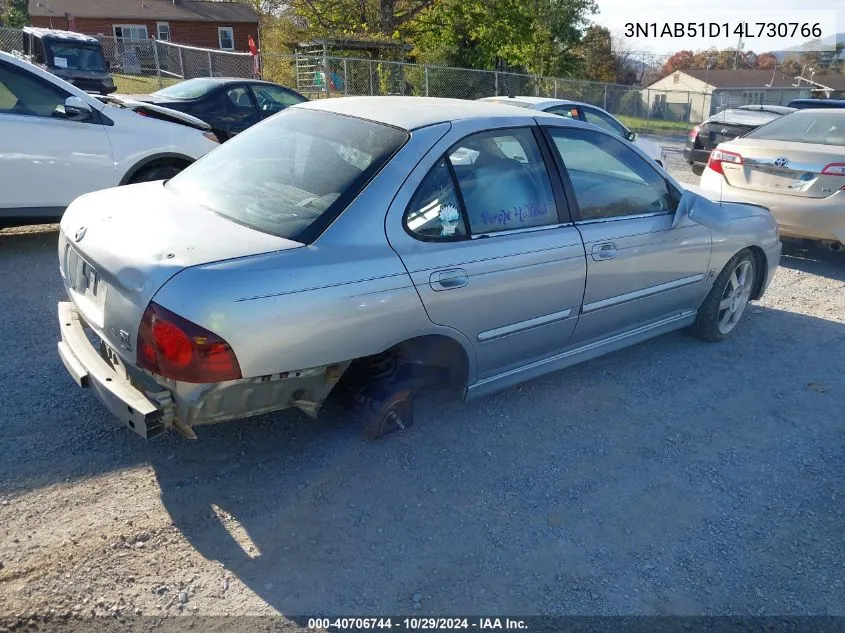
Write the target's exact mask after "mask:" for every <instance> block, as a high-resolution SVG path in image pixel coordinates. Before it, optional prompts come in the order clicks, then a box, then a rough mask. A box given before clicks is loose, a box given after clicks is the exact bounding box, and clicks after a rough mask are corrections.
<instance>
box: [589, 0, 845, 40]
mask: <svg viewBox="0 0 845 633" xmlns="http://www.w3.org/2000/svg"><path fill="white" fill-rule="evenodd" d="M597 4H598V7H599V13H598V14H596V15H594V16H593V18H592V20H593V22H596V23H597V24H600V25H602V26H606V27H607V28H608V29H610V32H611V33H612V34H613V35H622V34H623V33H624V30H625V23H626V22H640V23H643V22H647V23H651V22H656V23H658V24H659V25H662V24H663V23H665V22H671V23H674V22H684V23H688V22H693V23H696V24H698V23H701V22H705V23H709V22H716V23H720V24H721V23H724V22H728V23H729V24H730V29H731V30H733V29H734V26H735V25H736V23H738V22H747V23H749V24H750V26H751V28H752V29H753V30H754V31H756V30H757V27H756V26H754V24H755V23H756V22H762V21H765V22H767V23H768V22H777V23H781V22H799V24H804V23H810V24H813V23H816V22H820V23H821V28H822V32H823V34H824V35H827V34H832V33H836V32H845V0H825V1H820V0H742V2H741V3H737V0H708V1H707V2H706V3H704V2H698V1H696V0H686V1H685V2H679V1H678V0H597ZM738 39H739V38H738V36H737V35H735V34H733V33H732V34H730V36H726V37H723V38H721V39H719V40H709V39H702V38H695V39H674V38H668V37H657V38H655V37H649V38H647V39H643V38H639V39H631V40H627V39H626V40H625V46H626V47H627V48H628V49H629V50H644V49H645V50H650V51H652V52H655V53H673V52H675V51H677V50H681V49H691V50H698V49H705V48H709V47H710V46H711V45H715V46H716V47H717V48H727V47H735V46H736V45H737V41H738ZM807 39H812V38H805V37H802V36H801V35H800V33H797V34H796V37H795V38H787V39H784V38H777V37H776V38H766V39H764V40H760V39H748V38H746V40H745V46H744V50H753V51H755V52H757V53H761V52H765V51H766V50H783V49H786V48H789V47H791V46H795V45H796V44H799V43H802V42H804V41H806V40H807Z"/></svg>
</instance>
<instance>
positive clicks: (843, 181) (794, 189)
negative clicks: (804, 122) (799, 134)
mask: <svg viewBox="0 0 845 633" xmlns="http://www.w3.org/2000/svg"><path fill="white" fill-rule="evenodd" d="M720 149H724V150H727V151H729V152H735V153H737V154H739V155H740V156H742V164H741V165H732V164H729V163H723V165H722V169H723V171H724V174H725V180H727V181H728V184H730V185H731V186H732V187H736V188H738V189H749V190H753V191H765V192H769V193H779V194H784V195H790V196H796V197H803V198H827V197H828V196H831V195H833V194H834V193H836V192H837V191H838V190H839V189H841V188H842V186H843V185H845V177H843V176H840V175H835V174H834V175H831V174H822V173H821V172H822V170H823V169H824V168H825V166H827V165H829V164H831V163H842V162H845V156H843V152H842V148H841V147H839V146H836V145H821V144H813V145H810V144H808V143H794V142H789V141H770V140H765V139H753V138H746V139H742V141H741V142H738V143H727V144H724V145H723V146H722V147H721V148H720Z"/></svg>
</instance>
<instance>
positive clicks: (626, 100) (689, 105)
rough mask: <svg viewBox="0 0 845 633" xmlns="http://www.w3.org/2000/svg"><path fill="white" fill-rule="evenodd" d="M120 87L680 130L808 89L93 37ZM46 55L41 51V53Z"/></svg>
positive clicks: (3, 41)
mask: <svg viewBox="0 0 845 633" xmlns="http://www.w3.org/2000/svg"><path fill="white" fill-rule="evenodd" d="M96 37H97V39H98V40H99V41H100V43H101V44H102V47H103V53H104V55H105V58H106V60H107V62H108V66H109V70H110V72H111V73H112V75H113V76H114V79H115V83H116V84H117V88H118V92H121V93H128V94H132V93H147V92H152V91H155V90H157V89H158V88H161V87H163V86H166V85H170V84H172V83H175V82H178V81H181V80H183V79H191V78H195V77H243V78H250V77H254V76H256V75H260V76H261V77H262V78H264V79H267V80H270V81H275V82H277V83H280V84H282V85H285V86H289V87H292V88H294V89H296V90H298V91H299V92H301V93H302V94H304V95H305V96H307V97H308V98H311V99H316V98H325V97H336V96H343V95H413V96H428V97H450V98H457V99H479V98H482V97H490V96H503V95H505V96H506V95H530V96H537V97H549V98H557V99H571V100H573V101H581V102H585V103H589V104H592V105H595V106H598V107H600V108H603V109H604V110H607V111H608V112H610V113H611V114H613V115H615V116H616V117H618V118H620V119H621V120H622V121H623V122H624V123H625V124H626V125H627V126H628V127H630V128H631V129H633V130H636V131H639V132H655V133H664V134H685V133H686V132H687V131H688V130H689V128H690V127H691V125H694V124H696V123H700V122H701V121H703V120H704V119H706V118H707V117H708V116H710V115H711V114H714V113H715V112H719V111H721V110H723V109H725V108H727V107H737V106H739V105H745V104H751V103H761V104H776V105H786V104H787V103H788V102H789V101H791V100H792V99H795V98H799V97H808V96H810V93H809V91H808V90H803V91H802V90H801V89H795V88H793V89H789V88H785V89H781V88H765V87H759V86H755V87H749V88H731V89H719V90H715V91H713V92H712V93H702V92H687V91H679V90H655V89H650V88H641V87H636V86H623V85H617V84H607V83H598V82H591V81H583V80H578V79H570V78H561V77H542V76H537V75H527V74H520V73H512V72H495V71H487V70H473V69H469V68H450V67H444V66H435V65H424V64H410V63H405V62H397V61H386V60H379V59H361V58H356V57H338V56H331V55H328V54H320V53H317V54H314V53H313V51H312V52H309V53H300V54H280V53H268V52H264V53H262V55H261V57H260V66H259V68H258V69H257V70H258V73H256V67H255V60H254V59H253V57H252V56H251V55H250V54H249V53H233V52H228V51H220V50H214V49H208V48H198V47H193V46H185V45H180V44H173V43H170V42H164V41H159V40H153V39H125V38H115V37H109V36H96ZM22 44H23V32H22V31H20V30H16V29H2V28H0V50H3V51H6V52H13V51H21V50H22V48H23V47H22ZM42 56H43V54H42Z"/></svg>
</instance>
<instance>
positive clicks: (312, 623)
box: [308, 616, 528, 632]
mask: <svg viewBox="0 0 845 633" xmlns="http://www.w3.org/2000/svg"><path fill="white" fill-rule="evenodd" d="M527 628H528V625H527V623H526V622H525V620H521V619H517V618H497V617H489V618H479V617H475V618H461V617H451V618H437V617H425V616H421V617H375V618H309V619H308V629H309V630H313V631H343V630H346V631H360V630H366V629H374V630H385V629H386V630H396V631H400V632H402V631H452V630H473V629H475V630H479V631H497V630H500V631H505V630H510V631H525V630H527Z"/></svg>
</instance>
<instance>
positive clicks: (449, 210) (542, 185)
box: [405, 128, 559, 240]
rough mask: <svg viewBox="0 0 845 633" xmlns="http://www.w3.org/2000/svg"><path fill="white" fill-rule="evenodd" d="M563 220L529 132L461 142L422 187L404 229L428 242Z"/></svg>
mask: <svg viewBox="0 0 845 633" xmlns="http://www.w3.org/2000/svg"><path fill="white" fill-rule="evenodd" d="M423 218H426V219H425V220H423ZM423 222H424V223H423ZM558 222H559V219H558V211H557V205H556V204H555V197H554V193H553V191H552V185H551V182H550V180H549V174H548V172H547V171H546V164H545V161H544V159H543V155H542V153H541V152H540V148H539V147H538V145H537V141H536V139H535V138H534V134H533V133H532V131H531V130H530V129H528V128H517V129H503V130H494V131H490V132H481V133H479V134H473V135H472V136H468V137H467V138H465V139H463V140H461V141H459V142H458V143H456V144H455V145H454V146H452V148H451V149H449V151H448V152H447V153H446V155H445V156H444V157H443V158H441V159H440V161H438V163H437V164H436V165H435V166H434V168H432V170H431V171H430V172H429V174H428V175H427V176H426V178H425V179H424V180H423V182H422V183H421V184H420V187H419V189H418V190H417V192H416V194H415V195H414V198H413V200H412V201H411V204H410V205H409V206H408V210H407V213H406V215H405V228H406V229H407V230H408V231H410V232H411V233H412V234H414V235H416V236H417V237H419V238H420V239H424V240H432V239H449V240H452V239H455V238H461V237H469V236H471V235H485V234H491V233H497V232H500V231H512V230H517V229H527V228H533V227H541V226H548V225H554V224H557V223H558Z"/></svg>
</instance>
